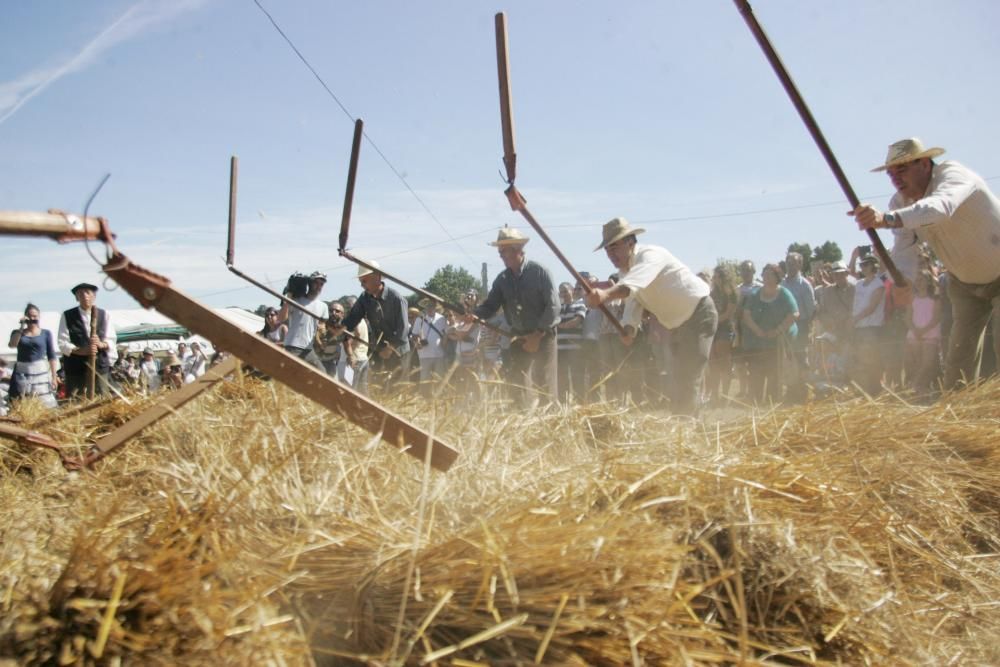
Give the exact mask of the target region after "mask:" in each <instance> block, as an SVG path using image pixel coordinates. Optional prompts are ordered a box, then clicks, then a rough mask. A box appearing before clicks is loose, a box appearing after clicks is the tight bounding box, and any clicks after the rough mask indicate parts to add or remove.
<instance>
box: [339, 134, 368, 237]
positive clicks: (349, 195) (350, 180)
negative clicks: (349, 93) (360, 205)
mask: <svg viewBox="0 0 1000 667" xmlns="http://www.w3.org/2000/svg"><path fill="white" fill-rule="evenodd" d="M364 128H365V124H364V121H362V120H361V119H360V118H358V119H357V120H356V121H354V140H353V141H352V142H351V162H350V165H349V166H348V168H347V191H346V192H344V212H343V213H342V214H341V216H340V236H339V238H338V239H337V240H338V242H339V245H338V247H337V249H338V250H339V251H340V252H341V253H343V252H344V251H345V250H347V235H348V233H349V231H350V226H351V210H352V209H353V208H354V184H355V182H356V181H357V176H358V157H359V155H360V154H361V137H362V135H363V134H364Z"/></svg>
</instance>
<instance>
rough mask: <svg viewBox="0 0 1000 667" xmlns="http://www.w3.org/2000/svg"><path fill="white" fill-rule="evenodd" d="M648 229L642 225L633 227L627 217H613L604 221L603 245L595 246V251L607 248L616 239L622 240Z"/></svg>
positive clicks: (602, 231)
mask: <svg viewBox="0 0 1000 667" xmlns="http://www.w3.org/2000/svg"><path fill="white" fill-rule="evenodd" d="M645 231H646V230H645V229H643V228H642V227H633V226H632V225H630V224H628V220H626V219H625V218H613V219H611V220H608V221H607V222H605V223H604V229H602V230H601V236H602V237H603V238H602V240H601V245H599V246H597V247H596V248H594V252H597V251H598V250H601V249H603V248H607V247H608V246H609V245H611V244H612V243H614V242H615V241H620V240H621V239H623V238H625V237H626V236H631V235H633V234H642V233H643V232H645Z"/></svg>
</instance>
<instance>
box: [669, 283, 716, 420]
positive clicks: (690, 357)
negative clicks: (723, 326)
mask: <svg viewBox="0 0 1000 667" xmlns="http://www.w3.org/2000/svg"><path fill="white" fill-rule="evenodd" d="M718 326H719V314H718V313H717V312H716V310H715V304H714V303H712V299H711V298H709V297H707V296H706V297H704V298H703V299H702V300H701V301H699V302H698V305H697V306H696V307H695V309H694V313H693V314H692V315H691V317H689V318H688V319H687V321H686V322H684V324H682V325H680V326H679V327H677V328H676V329H672V330H671V332H670V351H671V353H672V354H673V358H674V368H673V371H674V372H673V379H672V381H671V383H670V407H671V410H672V411H673V412H674V413H675V414H681V415H692V416H694V415H696V414H697V413H698V407H699V396H701V386H702V382H703V377H704V375H705V367H706V366H708V357H709V355H710V354H711V353H712V340H713V339H714V338H715V329H716V328H717V327H718Z"/></svg>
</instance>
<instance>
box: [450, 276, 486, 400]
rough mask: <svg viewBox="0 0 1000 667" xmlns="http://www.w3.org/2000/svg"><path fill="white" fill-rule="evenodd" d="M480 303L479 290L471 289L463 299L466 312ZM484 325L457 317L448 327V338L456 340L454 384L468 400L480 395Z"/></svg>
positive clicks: (461, 395) (460, 395) (459, 394)
mask: <svg viewBox="0 0 1000 667" xmlns="http://www.w3.org/2000/svg"><path fill="white" fill-rule="evenodd" d="M478 304H479V292H477V291H476V290H475V289H470V290H468V291H467V292H466V293H465V297H464V298H463V299H462V306H463V307H464V308H465V309H466V312H470V313H471V312H472V311H473V310H475V308H476V306H477V305H478ZM481 332H482V327H481V326H480V325H479V324H478V323H477V322H476V321H475V320H469V319H468V318H455V320H454V323H453V324H452V325H451V326H449V327H448V332H447V336H448V338H450V339H452V340H454V341H455V353H456V354H455V369H454V372H453V373H452V384H453V386H454V387H455V391H456V393H457V394H458V396H459V397H460V398H463V399H465V401H466V402H468V401H470V400H474V399H476V398H478V397H479V340H480V335H481Z"/></svg>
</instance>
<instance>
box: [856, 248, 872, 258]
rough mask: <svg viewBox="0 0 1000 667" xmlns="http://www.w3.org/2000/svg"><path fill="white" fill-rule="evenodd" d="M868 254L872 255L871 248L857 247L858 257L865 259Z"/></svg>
mask: <svg viewBox="0 0 1000 667" xmlns="http://www.w3.org/2000/svg"><path fill="white" fill-rule="evenodd" d="M870 254H872V247H871V246H870V245H859V246H858V257H867V256H868V255H870Z"/></svg>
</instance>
